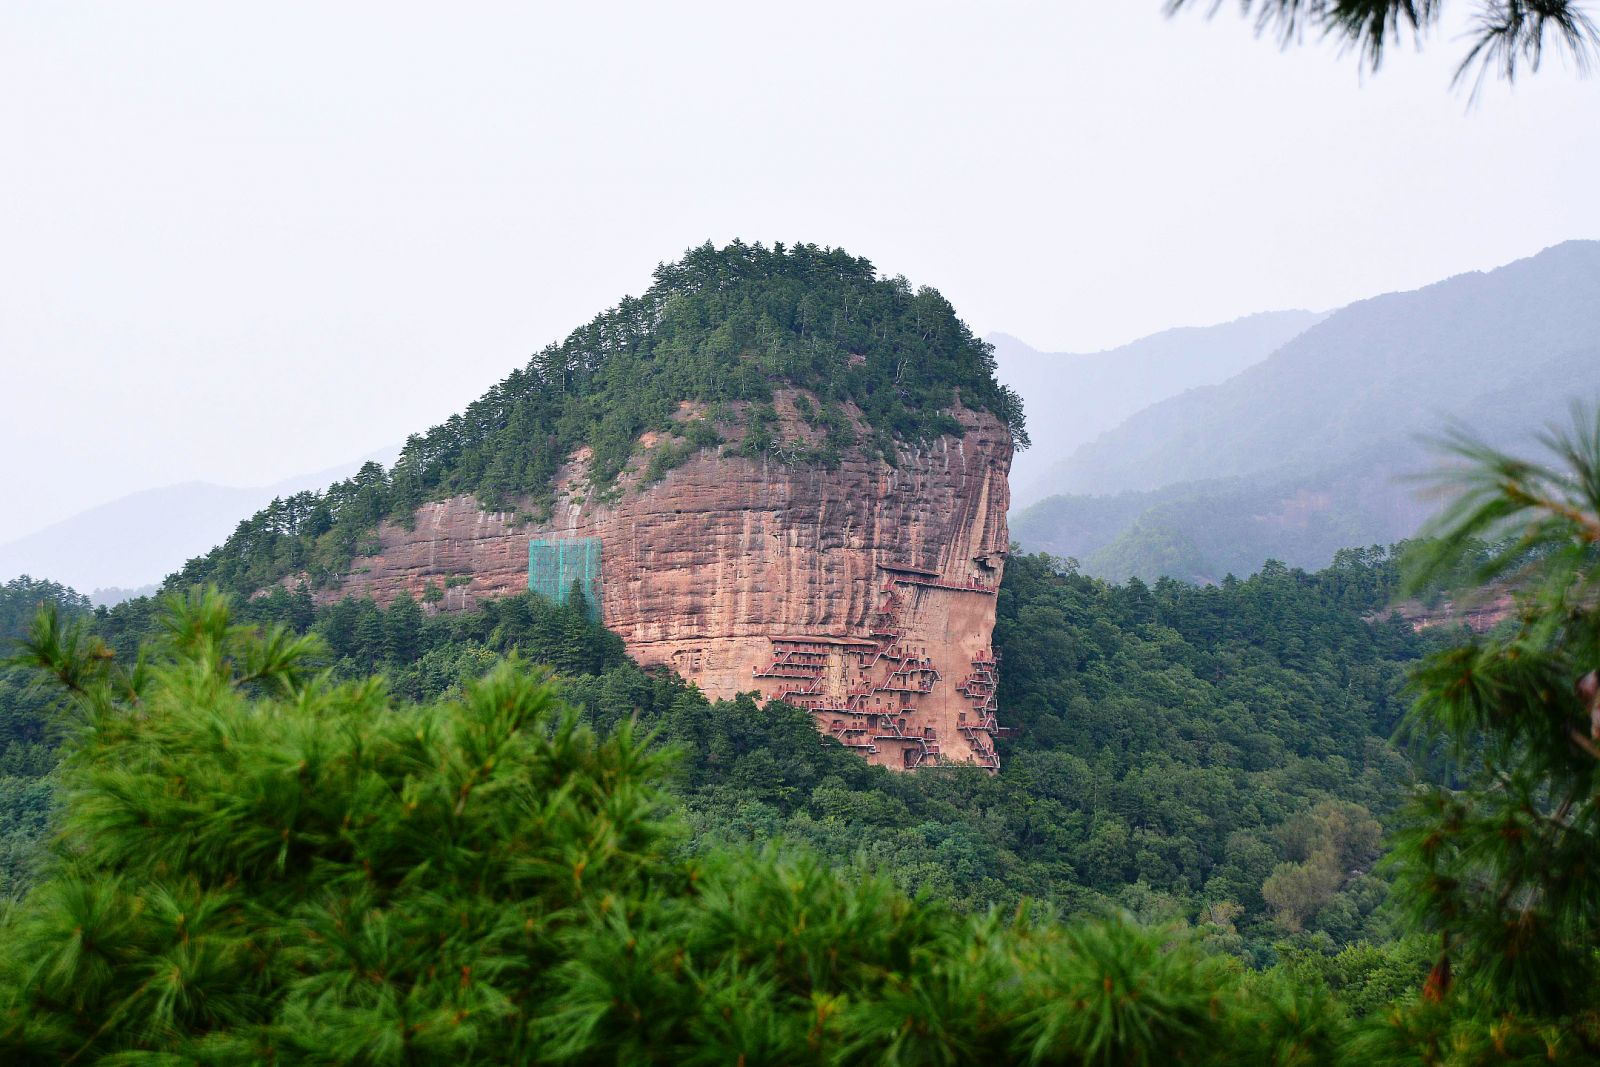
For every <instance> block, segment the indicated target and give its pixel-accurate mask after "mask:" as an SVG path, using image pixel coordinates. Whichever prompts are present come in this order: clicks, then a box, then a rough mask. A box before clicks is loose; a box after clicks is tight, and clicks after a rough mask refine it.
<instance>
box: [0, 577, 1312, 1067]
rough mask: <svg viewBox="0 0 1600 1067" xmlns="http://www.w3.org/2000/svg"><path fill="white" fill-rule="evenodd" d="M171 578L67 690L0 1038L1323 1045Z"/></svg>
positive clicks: (246, 1059)
mask: <svg viewBox="0 0 1600 1067" xmlns="http://www.w3.org/2000/svg"><path fill="white" fill-rule="evenodd" d="M315 650H316V649H315V642H314V641H313V640H310V639H304V638H292V637H289V636H287V635H286V634H285V633H283V632H277V631H273V632H267V633H264V634H261V633H256V632H253V631H250V630H246V629H244V628H241V627H238V626H236V625H233V624H232V623H231V622H230V617H229V609H228V603H227V601H226V599H225V598H221V597H218V596H215V595H198V594H197V595H194V596H191V597H188V598H175V599H173V600H172V601H171V602H170V605H169V617H168V623H167V636H166V638H165V640H164V641H163V642H162V643H161V644H160V646H159V647H157V648H153V649H150V650H149V652H148V654H147V655H146V656H145V657H144V658H142V659H141V661H140V662H139V663H138V664H136V665H133V666H131V667H129V668H127V669H124V668H123V667H122V666H121V665H119V664H118V663H117V662H116V661H115V659H114V658H112V657H110V656H109V655H108V654H107V653H106V652H105V650H104V648H103V647H102V646H99V645H98V644H96V643H95V642H94V641H93V640H91V639H89V638H87V637H85V635H84V633H83V631H81V630H77V629H74V628H73V627H72V626H71V625H67V624H64V623H62V622H61V621H59V620H58V619H57V618H56V616H54V615H53V614H50V613H48V612H47V613H46V614H44V615H42V616H41V618H40V620H39V622H38V623H37V624H36V626H35V628H34V631H33V634H32V636H31V639H30V641H29V642H28V652H27V655H28V656H29V658H31V659H32V660H33V661H34V662H35V663H37V664H38V665H39V666H41V667H43V668H45V669H47V670H48V671H49V672H50V673H51V674H53V675H54V676H55V678H56V679H57V681H58V682H59V684H60V685H62V686H63V687H65V688H66V689H67V690H69V691H70V692H71V693H72V694H73V697H74V700H73V707H74V708H75V712H76V714H77V716H78V717H79V718H78V721H77V723H76V725H75V730H74V735H73V739H72V740H71V741H70V742H69V743H68V751H67V754H66V758H65V764H64V767H63V771H62V774H63V783H64V785H63V788H64V790H65V792H66V805H67V815H66V818H65V823H64V826H63V828H62V830H61V833H60V835H59V838H58V840H57V842H56V845H55V849H54V858H53V860H52V864H53V866H52V867H51V869H50V871H49V872H48V873H47V875H46V877H45V878H44V879H43V880H42V881H41V883H40V884H39V885H38V886H37V887H36V888H35V889H34V890H33V891H32V892H31V893H30V894H29V896H28V897H27V898H25V899H24V900H23V902H22V903H21V904H20V905H19V906H17V907H16V908H14V909H13V910H12V911H11V912H10V913H9V914H8V915H6V917H5V919H4V923H3V926H0V1060H3V1061H4V1062H6V1063H19V1064H20V1063H52V1064H53V1063H63V1062H114V1063H261V1062H267V1063H272V1062H278V1063H370V1064H400V1063H449V1064H455V1065H460V1064H468V1063H544V1062H551V1063H556V1062H581V1063H591V1062H661V1063H736V1062H744V1063H748V1064H755V1063H883V1062H887V1063H903V1064H923V1063H928V1064H938V1063H971V1062H979V1061H985V1060H986V1061H989V1062H1019V1063H1105V1064H1143V1063H1168V1062H1183V1063H1209V1062H1215V1061H1216V1060H1218V1059H1219V1058H1221V1057H1220V1054H1221V1053H1222V1051H1223V1050H1228V1052H1229V1056H1228V1058H1229V1059H1233V1060H1237V1058H1238V1056H1239V1054H1240V1053H1241V1050H1249V1054H1250V1059H1251V1061H1252V1062H1261V1063H1270V1062H1278V1063H1318V1062H1326V1061H1327V1058H1328V1053H1329V1051H1330V1050H1331V1048H1332V1047H1333V1045H1334V1044H1335V1042H1336V1040H1337V1039H1338V1037H1339V1033H1340V1026H1341V1024H1340V1023H1339V1022H1338V1017H1337V1015H1336V1013H1334V1012H1332V1011H1331V1010H1330V1009H1329V1008H1328V1006H1327V1005H1326V1004H1325V1003H1315V1002H1311V1001H1307V1000H1306V999H1305V998H1306V996H1307V994H1305V993H1304V992H1303V991H1300V990H1296V989H1293V988H1286V987H1280V986H1279V985H1277V984H1274V983H1271V982H1268V981H1266V980H1265V979H1261V978H1259V977H1251V976H1248V975H1246V974H1244V973H1243V972H1242V971H1241V970H1240V969H1239V968H1238V967H1237V965H1234V964H1231V963H1228V962H1226V961H1223V960H1222V959H1220V958H1215V957H1207V956H1205V955H1203V954H1202V953H1201V951H1200V949H1199V948H1198V946H1197V945H1196V943H1195V942H1194V941H1192V940H1190V939H1188V938H1187V937H1186V936H1184V935H1183V934H1181V933H1180V932H1177V931H1171V930H1152V929H1144V928H1141V927H1139V926H1137V925H1135V924H1133V923H1132V922H1131V921H1128V920H1125V919H1121V918H1110V919H1107V920H1105V921H1103V922H1099V923H1094V924H1089V925H1079V926H1073V927H1063V926H1060V925H1058V924H1056V923H1053V922H1051V921H1049V920H1047V919H1044V918H1035V917H1032V916H1029V915H1027V914H1026V913H1023V914H1017V915H1011V916H1005V917H1001V916H997V915H989V916H984V917H981V918H970V917H962V916H958V915H956V914H955V913H953V912H951V911H949V910H947V909H945V908H943V907H940V906H937V905H934V904H931V903H929V902H926V901H919V900H915V899H912V898H909V897H907V896H906V895H904V894H903V893H902V892H900V891H899V890H898V889H896V888H894V886H893V885H892V883H891V882H889V881H888V880H887V879H884V878H880V877H876V876H873V875H872V874H870V873H866V872H859V871H843V872H841V871H839V870H837V869H835V868H833V867H830V865H828V864H827V863H825V862H823V861H822V860H821V859H819V858H817V857H815V856H812V855H809V854H807V853H805V852H803V851H783V852H780V851H778V850H771V851H767V852H762V853H726V854H718V855H716V856H714V857H713V858H712V859H711V860H710V861H708V862H705V863H703V864H698V865H691V864H687V863H684V862H681V861H678V860H675V859H673V858H672V856H673V850H672V848H671V845H672V843H673V841H674V839H675V837H676V835H677V834H678V833H679V832H680V831H679V826H678V824H677V822H676V821H675V817H674V816H673V815H672V813H671V811H670V809H669V807H668V802H667V798H666V795H665V794H664V793H663V792H662V791H661V789H660V787H659V785H658V783H659V782H660V781H661V780H662V772H663V766H662V757H661V756H660V755H658V754H657V753H656V750H655V749H654V748H653V747H651V746H647V745H646V744H645V743H644V742H643V741H642V740H641V739H640V738H638V737H636V736H634V735H633V733H632V732H631V731H630V729H629V728H628V727H627V726H623V727H622V728H620V729H618V730H617V731H616V732H615V733H614V734H613V735H612V736H610V737H607V738H603V739H602V738H600V737H597V736H595V735H594V734H593V733H592V732H591V731H590V730H588V729H587V728H585V727H582V726H580V725H579V724H578V720H577V717H576V715H575V714H574V713H573V712H572V711H571V710H570V709H568V708H565V707H563V706H562V705H561V703H560V702H559V701H558V700H557V699H556V698H555V697H554V696H553V694H552V690H551V688H550V686H549V684H548V683H547V682H546V681H544V680H543V679H542V678H541V677H540V675H539V673H538V672H537V671H535V670H531V669H530V668H528V667H527V666H526V665H525V664H522V663H518V662H515V661H513V662H507V663H505V664H503V665H502V666H500V667H498V668H497V669H496V670H494V671H493V672H491V673H490V674H489V675H488V676H487V677H486V678H484V679H483V680H482V681H481V682H479V683H478V684H476V685H474V686H472V687H471V688H470V689H469V690H468V691H467V692H466V694H465V695H464V696H463V697H462V699H460V700H459V701H451V702H444V703H439V704H433V705H428V706H420V707H418V706H396V705H395V704H394V702H393V701H391V700H390V699H389V697H388V696H387V694H386V692H385V689H384V685H383V683H382V682H381V681H376V680H375V681H368V682H362V683H359V684H342V685H336V684H333V683H331V682H330V681H328V680H327V679H326V678H325V677H322V676H319V675H314V674H312V673H310V672H309V671H308V670H307V668H306V664H307V662H308V658H309V657H310V656H312V655H313V653H314V652H315Z"/></svg>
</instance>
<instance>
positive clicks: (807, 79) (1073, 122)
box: [0, 0, 1600, 542]
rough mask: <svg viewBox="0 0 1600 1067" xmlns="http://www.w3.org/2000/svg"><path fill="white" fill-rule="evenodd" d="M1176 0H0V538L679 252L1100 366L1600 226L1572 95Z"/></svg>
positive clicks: (414, 425)
mask: <svg viewBox="0 0 1600 1067" xmlns="http://www.w3.org/2000/svg"><path fill="white" fill-rule="evenodd" d="M1463 2H1464V0H1454V2H1453V3H1452V4H1451V5H1448V6H1449V7H1451V8H1452V9H1461V8H1462V5H1463ZM1197 6H1198V7H1199V8H1200V9H1201V10H1200V11H1197V12H1191V13H1186V14H1184V15H1180V16H1178V17H1176V18H1172V19H1168V18H1165V17H1164V16H1163V15H1162V12H1161V9H1162V4H1161V0H1096V2H1092V3H1091V2H1088V0H1056V2H1050V3H1018V2H1004V0H1000V2H990V3H983V4H973V3H962V4H947V3H938V2H927V0H922V2H916V3H899V2H889V0H875V2H873V3H861V2H859V0H857V2H851V3H832V2H828V0H814V2H811V3H808V4H805V5H777V4H752V3H749V2H748V0H744V2H741V3H726V4H724V3H696V2H689V3H681V4H680V3H675V4H659V3H639V4H612V3H585V4H582V5H578V4H560V5H557V4H548V5H544V4H533V3H516V4H494V3H474V4H472V5H437V4H428V5H423V4H410V3H395V2H385V3H381V4H379V3H341V4H337V5H331V4H300V3H293V2H280V3H275V4H272V5H259V6H255V7H253V8H247V7H246V6H244V5H219V4H209V3H177V2H173V3H163V4H160V5H131V4H120V3H74V4H57V3H49V2H44V0H38V2H32V0H18V2H13V3H8V4H5V5H3V6H0V152H3V154H0V398H3V400H4V407H5V414H4V417H3V418H0V452H3V455H4V457H5V458H4V462H3V464H0V501H3V504H0V542H4V541H7V540H11V539H13V538H15V537H18V536H21V535H23V534H25V533H28V532H30V531H32V530H35V529H37V528H40V527H42V526H45V525H47V524H49V523H50V522H53V521H55V520H58V519H61V518H63V517H66V516H68V515H71V514H73V513H75V512H78V511H80V510H83V509H85V508H87V507H90V506H92V505H95V504H98V503H101V502H103V501H105V500H108V499H111V498H114V497H117V496H120V495H122V494H124V493H128V492H132V491H135V490H139V489H144V488H149V487H152V486H159V485H165V484H170V483H173V482H181V481H187V480H205V481H212V482H218V483H222V484H227V485H238V486H246V485H261V484H267V483H271V482H276V481H278V480H280V479H284V478H287V477H290V476H293V475H296V474H300V473H303V472H306V471H315V470H321V469H323V468H326V467H330V466H333V465H336V464H339V463H343V462H346V461H348V460H351V459H354V458H356V457H359V456H361V455H363V454H365V453H367V452H369V451H372V450H374V449H378V448H382V447H384V446H387V445H392V444H397V443H399V442H400V441H401V440H403V439H404V437H405V436H406V434H407V433H410V432H413V431H418V430H422V429H425V428H426V427H428V426H429V425H432V424H434V423H436V422H439V421H441V420H442V419H444V418H446V417H447V416H449V415H450V414H451V413H452V412H454V411H457V410H459V409H460V408H462V407H463V406H464V405H465V404H466V403H467V402H469V401H470V400H471V399H472V398H474V397H476V396H478V395H479V394H480V393H482V392H483V390H484V389H485V388H486V387H487V386H489V385H490V384H492V383H493V382H494V381H496V380H498V379H500V378H502V377H504V375H505V374H506V373H508V372H509V371H510V370H511V369H512V368H513V367H515V366H518V365H520V364H521V363H522V362H524V361H525V359H526V358H527V356H528V355H529V354H530V353H532V352H533V351H535V350H536V349H538V348H540V347H542V346H543V345H544V344H546V343H548V342H550V341H553V340H557V339H559V338H560V337H562V336H564V335H565V334H566V333H567V332H568V331H569V330H570V329H572V328H573V327H575V326H577V325H579V324H580V323H582V322H584V321H587V320H588V319H589V318H591V317H592V316H593V315H594V314H595V313H596V312H598V311H600V310H602V309H603V308H605V307H607V306H609V305H611V304H613V303H614V302H615V301H616V300H617V299H618V298H619V297H620V296H622V295H623V294H625V293H637V292H639V291H640V290H641V289H643V288H644V287H645V286H646V285H648V284H649V280H650V272H651V270H652V269H653V268H654V267H655V265H656V264H657V263H659V262H661V261H663V260H670V259H673V258H676V257H677V256H678V255H679V254H680V253H681V252H682V251H683V250H684V249H685V248H687V247H689V246H690V245H694V244H698V243H701V242H703V241H705V240H707V239H710V240H712V241H716V242H718V243H723V242H726V241H728V240H731V239H733V238H736V237H737V238H741V239H743V240H746V241H757V240H759V241H763V242H768V243H770V242H772V241H785V242H794V241H814V242H817V243H821V244H831V245H840V246H843V247H845V248H847V249H848V250H850V251H851V252H853V253H855V254H857V255H863V256H866V257H868V258H869V259H871V260H872V261H873V262H874V263H875V264H877V266H878V267H879V268H880V269H881V270H883V271H885V272H886V273H890V274H904V275H906V276H907V277H908V278H910V279H911V281H912V282H914V283H916V284H928V285H932V286H934V287H936V288H938V289H940V290H941V291H942V292H943V293H944V294H945V295H946V296H947V297H949V298H950V299H951V300H952V301H953V303H954V304H955V306H956V308H957V309H958V311H959V312H960V313H961V314H962V316H963V317H964V318H965V319H966V320H967V321H968V323H969V324H971V325H972V326H973V328H974V329H975V330H977V331H978V332H980V333H988V332H991V331H1004V332H1006V333H1010V334H1012V335H1014V336H1017V337H1020V338H1022V339H1024V340H1025V341H1027V342H1028V343H1030V344H1032V345H1034V346H1035V347H1037V348H1041V349H1046V350H1062V351H1088V350H1095V349H1100V348H1106V347H1110V346H1114V345H1117V344H1120V343H1123V342H1125V341H1128V340H1131V339H1133V338H1136V337H1140V336H1143V335H1146V334H1150V333H1153V332H1156V331H1158V330H1162V329H1166V328H1168V327H1172V326H1178V325H1204V324H1210V323H1216V322H1223V321H1228V320H1230V319H1233V318H1236V317H1238V316H1241V315H1244V314H1248V313H1251V312H1255V311H1262V310H1267V309H1275V308H1288V307H1307V308H1317V309H1322V308H1330V307H1336V306H1339V305H1342V304H1344V303H1348V302H1349V301H1351V300H1354V299H1358V298H1361V297H1364V296H1369V295H1374V294H1376V293H1380V292H1385V291H1390V290H1395V289H1407V288H1415V287H1417V286H1419V285H1423V284H1426V283H1428V282H1431V281H1434V280H1437V279H1439V278H1442V277H1446V276H1448V275H1451V274H1457V273H1460V272H1462V271H1466V270H1474V269H1484V268H1489V267H1493V266H1497V265H1499V264H1502V263H1505V262H1508V261H1510V260H1513V259H1517V258H1520V257H1522V256H1526V255H1530V254H1532V253H1534V252H1536V251H1538V250H1540V249H1541V248H1544V247H1546V246H1548V245H1551V244H1554V243H1557V242H1559V241H1562V240H1566V239H1569V238H1578V237H1587V238H1595V237H1600V197H1597V195H1596V192H1595V190H1596V188H1597V185H1596V178H1597V175H1600V137H1597V136H1595V135H1594V134H1595V131H1596V130H1597V129H1600V82H1597V81H1595V80H1592V79H1591V80H1583V79H1580V78H1579V77H1577V76H1576V75H1575V74H1573V73H1572V72H1571V71H1570V70H1568V69H1566V68H1565V67H1564V66H1563V65H1562V64H1561V63H1559V62H1553V63H1550V64H1548V65H1547V67H1546V69H1545V70H1544V71H1543V72H1541V73H1540V74H1538V75H1537V76H1534V77H1531V78H1527V79H1524V80H1520V81H1519V82H1518V83H1517V84H1516V85H1515V86H1513V87H1507V86H1504V85H1498V84H1491V85H1490V86H1488V88H1487V89H1486V91H1485V92H1484V94H1483V95H1482V97H1481V98H1480V99H1479V100H1478V102H1477V104H1476V105H1475V106H1471V107H1469V106H1468V105H1469V102H1468V98H1467V97H1466V96H1465V95H1464V94H1463V93H1461V92H1459V91H1452V90H1451V88H1450V84H1449V83H1450V74H1451V71H1452V69H1453V66H1454V64H1455V62H1456V61H1457V60H1458V59H1459V58H1460V56H1461V55H1462V53H1463V52H1464V50H1465V47H1466V45H1465V44H1464V43H1463V42H1462V41H1461V40H1460V39H1459V37H1458V36H1457V35H1456V34H1455V32H1454V30H1453V28H1452V27H1446V28H1445V29H1443V30H1442V31H1441V32H1440V33H1439V34H1437V35H1436V36H1435V37H1434V38H1433V39H1431V40H1430V41H1428V42H1427V44H1426V46H1425V47H1424V48H1423V49H1422V50H1421V51H1420V52H1417V51H1414V50H1412V49H1409V48H1407V49H1402V50H1400V51H1399V52H1397V53H1395V54H1393V55H1391V57H1390V60H1389V61H1388V62H1387V63H1386V64H1385V66H1384V69H1383V70H1382V71H1380V72H1379V73H1377V74H1376V75H1373V74H1370V73H1363V72H1362V71H1361V69H1360V66H1359V64H1358V62H1357V59H1356V57H1355V56H1353V55H1349V54H1341V52H1340V50H1339V49H1338V48H1336V47H1334V46H1332V45H1329V44H1319V43H1313V44H1307V45H1304V46H1301V47H1297V48H1291V49H1288V50H1280V49H1279V48H1278V47H1277V45H1276V43H1275V42H1273V41H1270V40H1262V39H1258V38H1256V37H1255V36H1254V35H1253V33H1252V32H1251V29H1250V27H1249V25H1248V24H1246V23H1245V22H1244V21H1243V20H1241V19H1240V18H1238V17H1237V15H1236V13H1235V6H1234V5H1232V4H1226V5H1223V10H1222V11H1221V12H1220V13H1219V14H1218V15H1217V16H1216V17H1215V18H1214V19H1211V20H1207V19H1206V18H1204V17H1203V16H1202V12H1203V10H1204V9H1206V8H1209V6H1210V5H1209V4H1200V5H1197ZM1462 13H1463V14H1464V13H1465V12H1464V11H1463V12H1462Z"/></svg>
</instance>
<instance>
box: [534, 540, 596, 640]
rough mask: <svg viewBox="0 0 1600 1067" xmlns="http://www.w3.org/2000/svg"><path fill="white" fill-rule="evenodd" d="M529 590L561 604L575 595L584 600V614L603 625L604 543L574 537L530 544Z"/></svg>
mask: <svg viewBox="0 0 1600 1067" xmlns="http://www.w3.org/2000/svg"><path fill="white" fill-rule="evenodd" d="M528 588H529V589H531V590H532V591H533V592H535V593H538V594H539V595H540V596H543V597H548V598H549V599H551V600H554V601H555V602H556V603H558V604H566V603H568V602H569V601H571V600H572V599H573V595H574V594H575V593H576V594H577V595H579V596H581V597H582V598H583V611H584V613H585V614H586V615H588V616H589V618H590V619H592V620H594V621H595V622H599V621H600V539H599V538H598V537H572V538H566V539H562V540H555V539H551V540H533V541H529V542H528Z"/></svg>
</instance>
